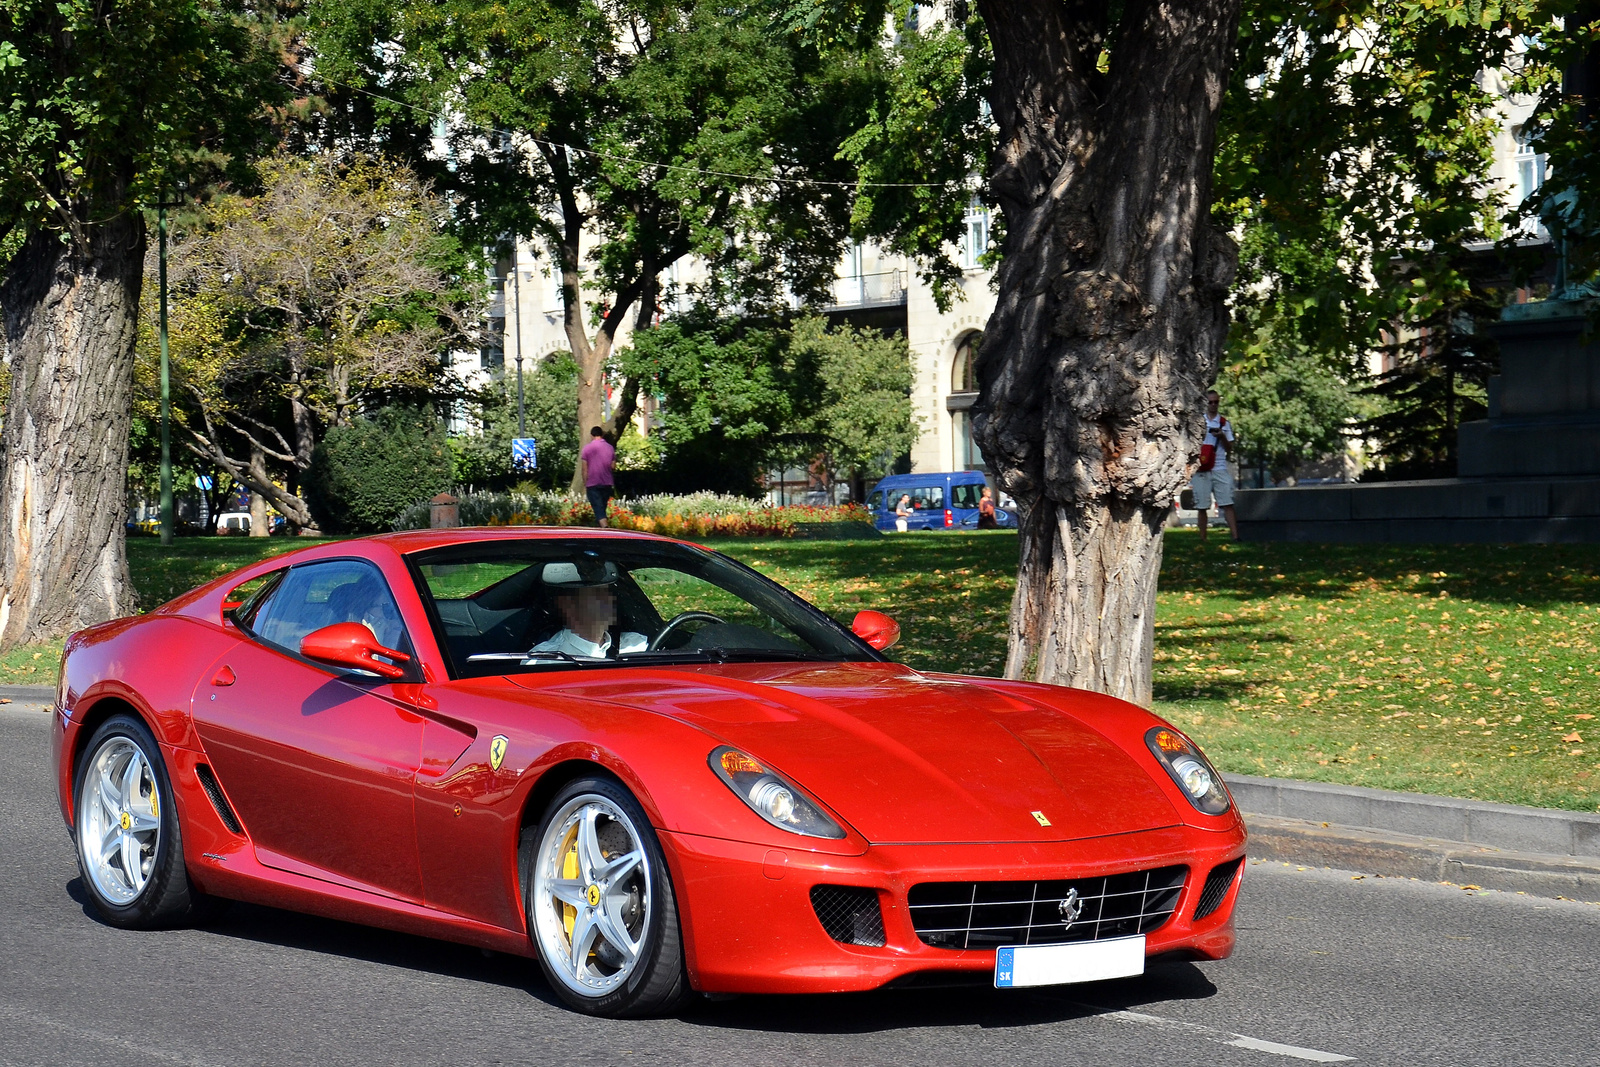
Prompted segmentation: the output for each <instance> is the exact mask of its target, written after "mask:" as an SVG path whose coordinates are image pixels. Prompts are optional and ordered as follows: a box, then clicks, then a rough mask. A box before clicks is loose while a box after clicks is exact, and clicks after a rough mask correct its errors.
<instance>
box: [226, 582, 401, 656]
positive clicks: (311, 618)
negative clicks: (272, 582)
mask: <svg viewBox="0 0 1600 1067" xmlns="http://www.w3.org/2000/svg"><path fill="white" fill-rule="evenodd" d="M336 622H359V623H362V624H363V625H365V626H366V627H367V628H368V629H369V630H371V631H372V633H373V636H374V637H376V638H377V639H378V643H379V644H381V645H383V646H384V647H386V648H393V649H397V650H400V651H409V647H408V646H407V644H406V643H405V641H406V635H405V628H404V627H403V626H402V625H401V624H400V609H399V607H398V606H397V605H396V604H395V602H394V594H392V593H391V592H389V585H388V583H387V582H385V581H384V580H383V575H382V574H380V573H379V571H378V568H376V567H374V566H373V565H372V564H370V563H364V562H362V561H361V560H353V559H335V560H329V561H327V562H326V563H307V564H305V565H304V566H300V567H294V568H292V569H291V570H290V571H289V573H288V574H287V575H285V576H284V579H283V581H281V582H279V583H278V585H277V586H276V588H274V589H273V590H272V591H271V592H270V593H269V594H268V595H267V598H266V601H265V602H264V603H263V604H261V606H260V607H259V608H257V609H256V610H255V614H254V616H253V617H252V618H251V620H250V629H251V630H253V631H254V632H255V634H256V636H257V637H259V638H261V640H263V641H266V642H267V643H268V644H273V645H277V646H278V647H279V648H283V649H287V650H288V651H290V652H296V653H298V652H299V651H300V642H301V640H302V639H304V638H305V636H306V634H308V633H310V632H311V631H313V630H320V629H322V628H323V627H324V626H332V625H333V624H334V623H336Z"/></svg>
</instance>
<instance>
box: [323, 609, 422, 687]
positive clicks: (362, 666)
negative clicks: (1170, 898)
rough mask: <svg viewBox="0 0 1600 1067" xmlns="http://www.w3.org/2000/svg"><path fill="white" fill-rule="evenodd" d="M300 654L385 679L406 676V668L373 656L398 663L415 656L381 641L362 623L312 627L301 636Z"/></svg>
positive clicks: (340, 623) (339, 623)
mask: <svg viewBox="0 0 1600 1067" xmlns="http://www.w3.org/2000/svg"><path fill="white" fill-rule="evenodd" d="M300 654H301V655H302V656H304V657H305V658H306V659H314V660H316V661H317V662H318V663H326V664H328V665H329V666H333V667H347V668H349V669H351V670H358V671H371V672H372V673H373V674H377V675H381V676H383V677H384V678H403V677H405V673H406V672H405V668H404V667H400V666H398V665H397V664H395V663H384V662H383V660H377V659H373V658H372V657H373V656H383V657H385V658H386V659H392V660H396V661H398V663H407V662H409V661H410V659H411V657H410V656H408V655H406V654H405V653H404V652H397V651H396V650H394V649H392V648H384V647H383V646H382V645H380V644H378V638H377V636H376V635H374V634H373V632H372V631H371V630H369V629H367V627H366V626H364V625H363V624H361V623H359V622H336V623H334V624H333V625H332V626H324V627H323V628H322V629H320V630H312V631H311V632H310V633H308V634H306V636H305V637H304V638H303V639H301V641H300Z"/></svg>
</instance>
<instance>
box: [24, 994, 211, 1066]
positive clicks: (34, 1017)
mask: <svg viewBox="0 0 1600 1067" xmlns="http://www.w3.org/2000/svg"><path fill="white" fill-rule="evenodd" d="M0 1017H7V1018H10V1019H12V1020H15V1021H18V1022H21V1023H28V1024H32V1025H33V1026H36V1027H42V1028H44V1029H47V1030H57V1031H60V1032H61V1033H63V1034H66V1035H68V1036H69V1037H74V1038H77V1039H78V1040H80V1041H96V1042H99V1043H100V1044H102V1045H110V1046H112V1047H113V1048H120V1049H122V1050H124V1051H126V1052H134V1053H137V1054H138V1055H140V1056H142V1057H144V1058H146V1059H153V1060H161V1061H162V1062H164V1063H179V1064H183V1067H217V1065H216V1064H214V1063H211V1062H210V1061H208V1060H200V1059H195V1058H194V1057H193V1056H185V1055H183V1054H182V1053H181V1052H168V1051H167V1050H166V1049H160V1048H153V1047H151V1046H150V1045H144V1044H140V1043H139V1042H137V1041H129V1040H127V1039H126V1038H122V1037H117V1036H115V1035H113V1034H105V1033H101V1032H100V1031H98V1030H90V1029H88V1028H86V1027H82V1026H74V1025H72V1024H71V1023H64V1022H61V1021H60V1020H58V1019H52V1018H51V1017H50V1016H48V1015H45V1014H44V1013H43V1012H37V1011H30V1010H29V1009H27V1008H22V1007H18V1006H17V1005H15V1004H0Z"/></svg>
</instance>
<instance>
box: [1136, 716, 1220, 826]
mask: <svg viewBox="0 0 1600 1067" xmlns="http://www.w3.org/2000/svg"><path fill="white" fill-rule="evenodd" d="M1144 743H1145V744H1147V745H1149V746H1150V751H1151V752H1154V753H1155V756H1156V759H1158V760H1160V761H1161V766H1163V767H1165V768H1166V769H1167V773H1168V774H1170V775H1172V780H1173V781H1174V782H1177V783H1178V788H1179V789H1182V790H1183V792H1184V795H1185V796H1187V797H1188V798H1189V803H1191V804H1193V805H1194V806H1195V807H1196V808H1198V809H1199V810H1200V811H1203V812H1205V813H1206V814H1207V815H1221V814H1222V813H1223V812H1225V811H1227V810H1228V808H1229V806H1230V805H1232V803H1233V801H1232V799H1230V798H1229V796H1228V791H1227V789H1225V788H1223V785H1222V775H1220V774H1218V773H1217V769H1216V768H1215V767H1213V766H1211V762H1210V761H1209V760H1207V759H1206V758H1205V756H1203V755H1202V754H1201V752H1200V749H1199V748H1198V747H1196V745H1195V743H1194V742H1193V741H1190V740H1189V739H1188V738H1187V737H1184V736H1183V735H1182V734H1180V733H1179V732H1178V731H1176V730H1174V729H1173V728H1172V727H1170V726H1157V727H1154V728H1153V729H1151V730H1150V732H1149V733H1147V734H1145V735H1144Z"/></svg>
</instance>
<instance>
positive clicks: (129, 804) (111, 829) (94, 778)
mask: <svg viewBox="0 0 1600 1067" xmlns="http://www.w3.org/2000/svg"><path fill="white" fill-rule="evenodd" d="M77 829H78V851H79V853H81V855H82V856H83V869H84V871H85V872H86V873H87V874H88V876H89V879H90V880H91V881H92V882H93V883H94V888H95V891H96V892H97V893H98V894H99V895H100V897H101V899H103V900H105V901H107V902H108V903H111V904H115V905H118V906H125V905H127V904H131V903H133V901H135V900H136V899H138V897H139V894H140V893H142V892H144V887H145V885H146V884H147V883H148V882H149V880H150V872H151V871H152V870H153V869H154V867H155V862H156V848H157V847H158V846H159V845H160V843H161V798H160V796H159V795H158V790H157V788H156V774H155V769H154V768H152V767H151V766H150V760H149V757H148V756H146V755H145V753H144V750H143V749H141V748H140V747H139V746H138V745H137V744H136V743H135V742H134V741H133V740H132V739H131V738H127V737H122V736H115V735H114V736H112V737H109V738H107V739H106V741H105V743H104V744H102V745H101V746H100V747H99V748H98V749H96V750H95V753H94V755H93V756H91V757H90V758H89V762H88V764H87V765H86V766H85V767H84V771H83V783H82V784H81V785H80V786H79V788H78V828H77Z"/></svg>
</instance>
